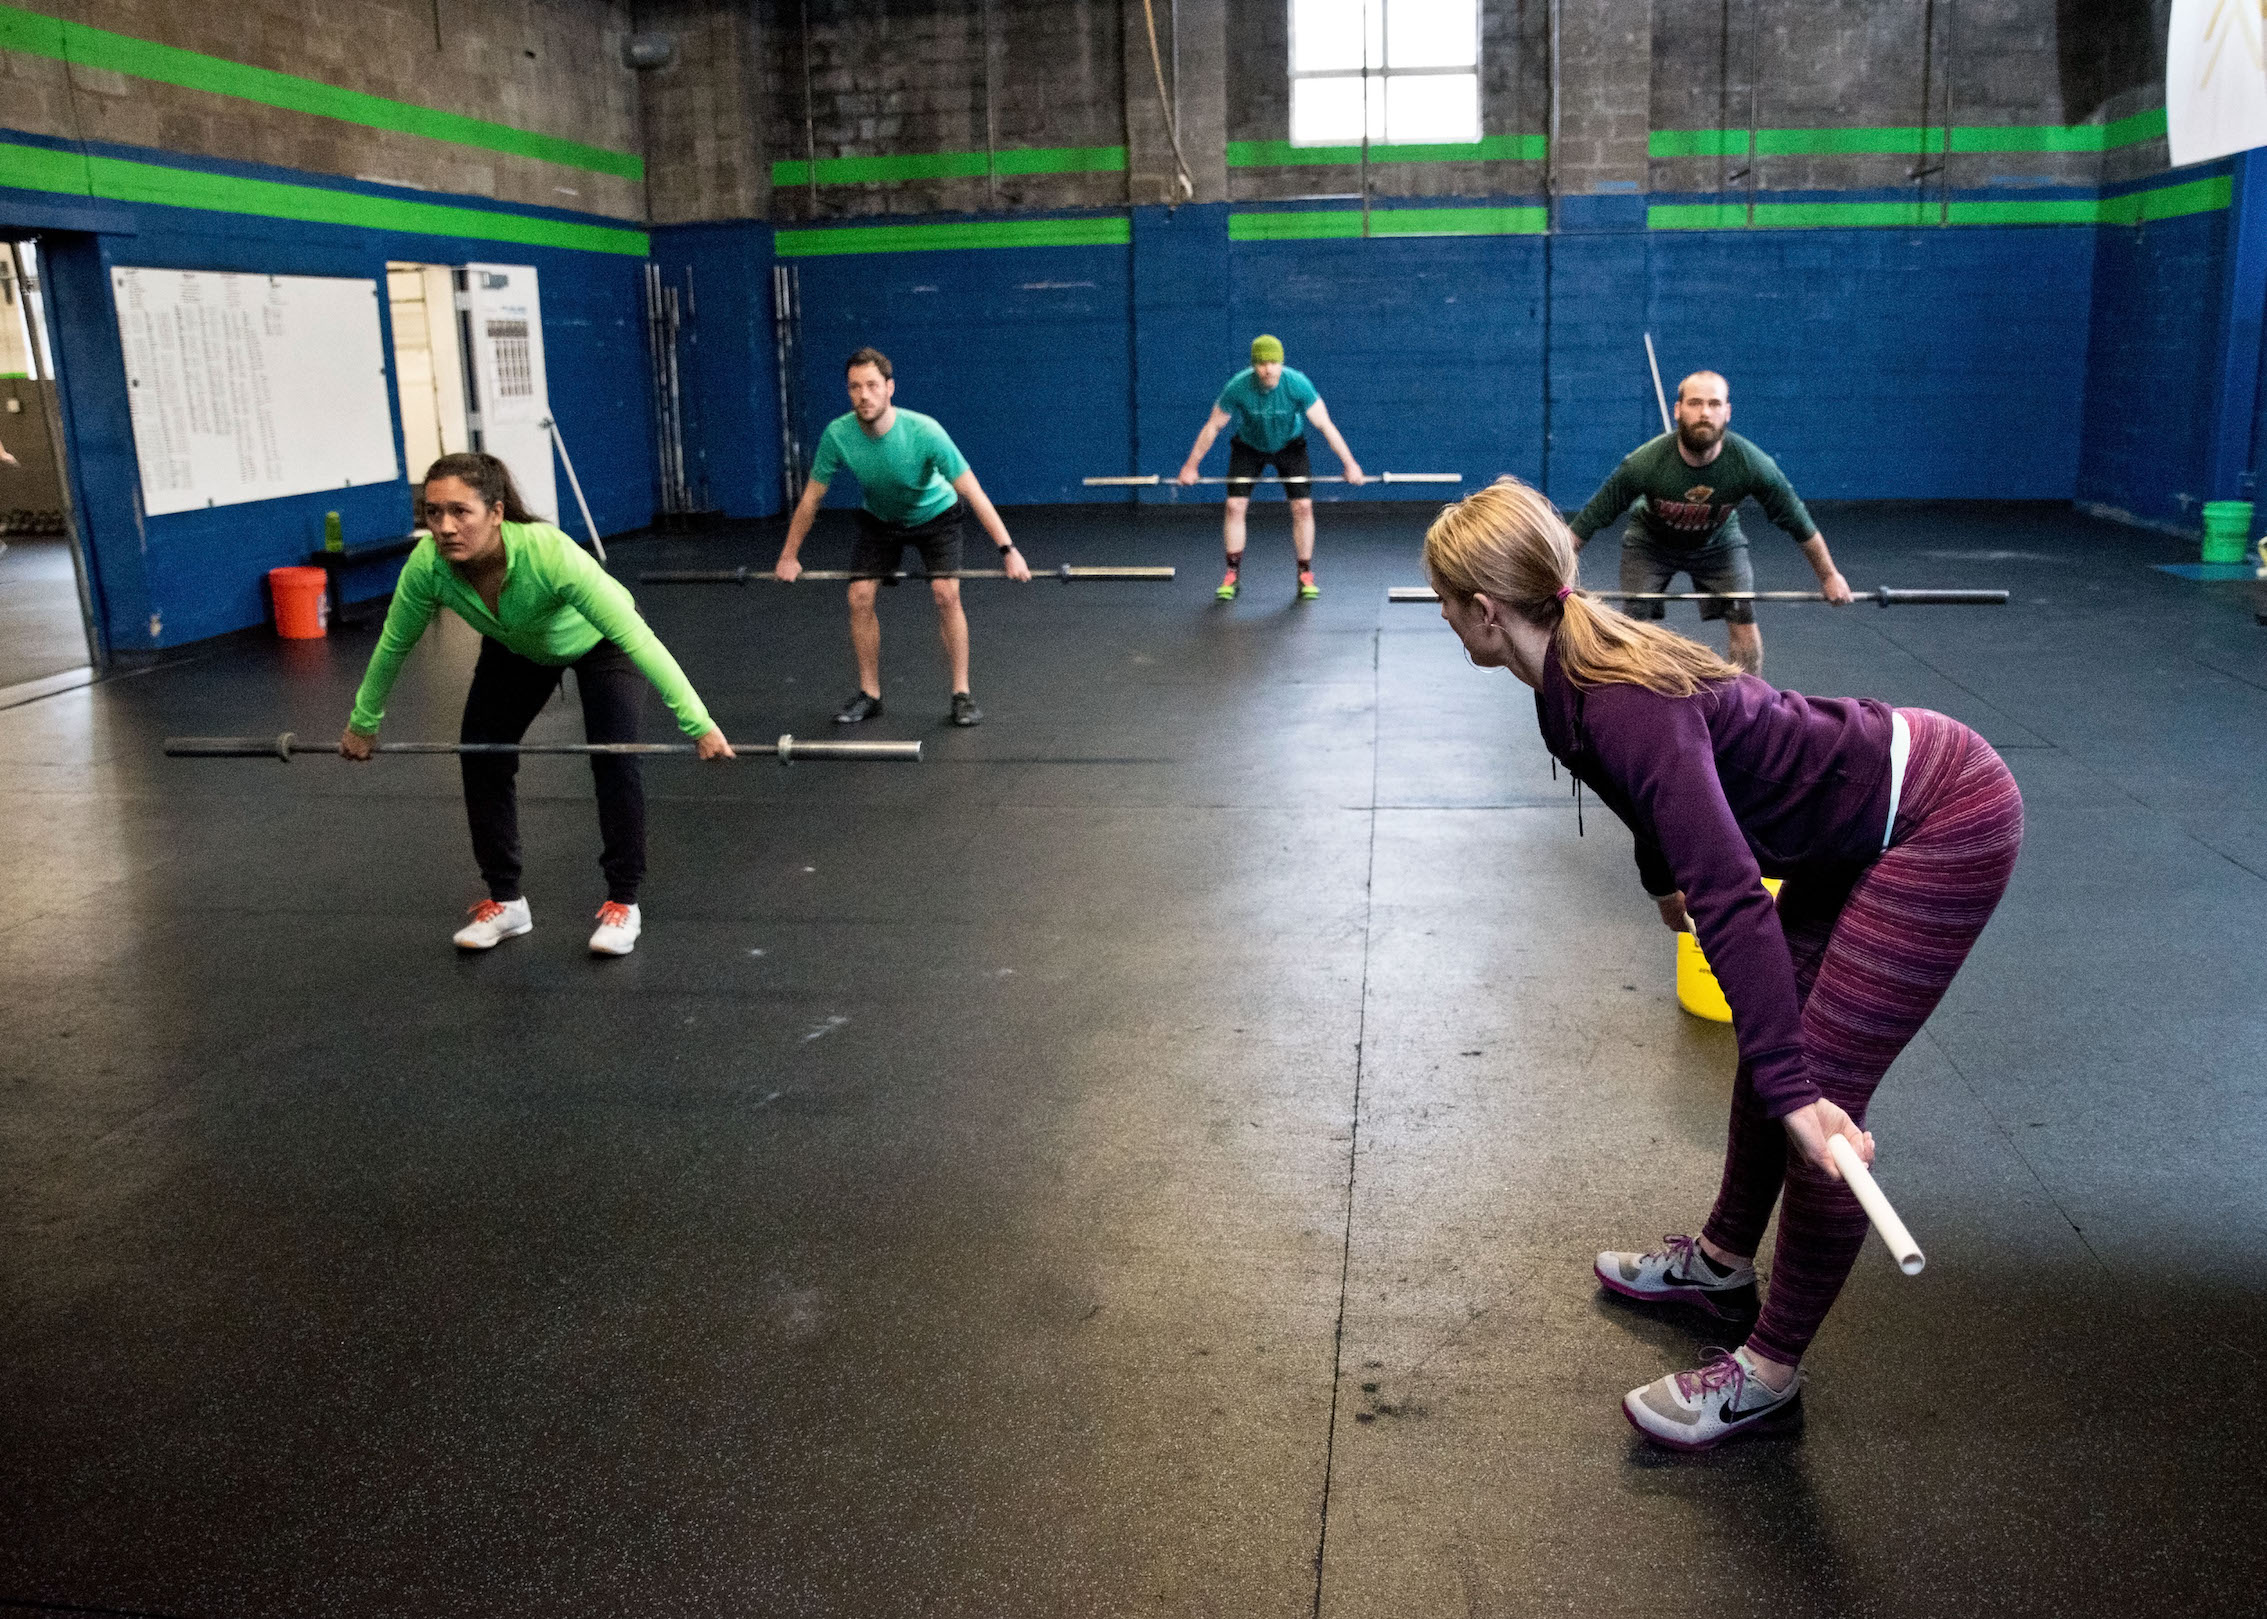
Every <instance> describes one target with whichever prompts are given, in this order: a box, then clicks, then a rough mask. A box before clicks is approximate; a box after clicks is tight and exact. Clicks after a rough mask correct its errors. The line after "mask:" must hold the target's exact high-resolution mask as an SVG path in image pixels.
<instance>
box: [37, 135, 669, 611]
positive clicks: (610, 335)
mask: <svg viewBox="0 0 2267 1619" xmlns="http://www.w3.org/2000/svg"><path fill="white" fill-rule="evenodd" d="M12 138H22V139H27V140H28V139H29V137H12ZM105 150H106V151H112V152H114V153H117V154H122V155H133V156H141V157H154V158H162V159H163V160H164V161H166V162H168V163H170V164H172V165H173V166H175V167H196V168H202V169H206V170H209V171H211V172H215V173H226V174H232V175H249V176H252V177H255V178H261V179H274V180H284V181H288V182H291V183H294V184H301V185H321V186H324V187H325V188H327V189H334V190H349V191H359V192H362V193H365V194H371V195H380V196H401V195H407V194H405V193H401V192H399V191H396V190H393V189H392V188H387V187H381V186H369V185H357V184H353V183H334V182H331V181H328V180H327V179H325V178H323V177H321V176H315V175H308V174H301V173H297V172H295V171H291V170H281V169H269V168H258V167H254V166H250V165H244V164H221V163H214V162H208V161H205V160H201V159H191V158H186V157H182V156H180V155H179V154H170V153H148V152H140V151H138V150H136V149H129V148H106V149H105ZM415 196H416V200H419V201H430V200H435V199H433V198H432V197H431V196H430V195H429V194H426V193H417V194H415ZM457 200H462V201H470V202H474V203H477V202H478V199H457ZM54 201H55V199H52V198H48V199H45V201H44V204H43V203H42V202H40V201H39V200H37V194H30V195H29V196H27V194H24V193H11V192H0V226H14V227H18V228H30V229H40V228H42V227H47V226H52V225H54V224H56V223H59V222H61V223H80V224H88V225H92V226H93V227H95V228H94V229H91V230H81V231H76V232H70V233H55V234H46V235H43V237H42V242H43V246H44V247H45V249H46V253H47V257H48V261H49V273H50V276H51V278H52V289H53V296H52V298H51V301H50V306H49V307H50V319H51V321H52V322H53V325H54V334H53V336H54V342H55V346H56V350H57V354H56V371H57V376H58V380H59V382H60V385H61V388H62V392H63V397H64V412H65V429H66V433H67V435H68V442H69V449H70V456H71V462H72V468H71V470H72V478H73V498H74V500H75V501H76V503H77V508H78V513H79V520H80V525H81V529H82V533H83V535H84V538H85V543H86V547H87V551H88V557H89V564H90V572H91V574H92V588H93V592H94V595H95V601H96V613H97V617H98V629H99V632H100V633H101V634H102V636H103V637H104V640H105V644H106V648H107V649H108V650H109V651H112V652H121V653H132V652H144V651H155V650H159V649H163V648H167V647H175V646H180V645H182V644H184V643H186V642H190V641H196V640H201V639H203V638H205V637H207V636H212V635H219V634H224V633H226V632H228V631H230V630H237V629H243V628H246V627H248V626H251V625H256V624H259V623H261V622H263V621H264V620H265V619H266V618H267V617H268V611H269V609H268V600H267V590H266V578H267V570H268V569H269V568H271V567H278V566H282V565H285V564H289V563H297V562H302V561H304V560H305V558H306V554H307V552H308V551H309V550H311V549H314V548H315V547H316V546H319V545H320V544H321V543H322V520H323V513H325V512H326V511H337V512H339V513H340V514H341V517H342V519H343V521H344V524H345V528H346V536H347V541H348V543H349V544H350V545H352V544H355V543H358V542H362V541H368V540H374V539H378V538H382V537H386V536H390V535H396V534H400V533H403V532H406V530H407V527H408V524H409V515H410V489H409V484H408V482H407V478H406V475H405V477H404V478H403V479H402V480H400V481H396V482H392V483H387V484H379V485H373V486H371V487H369V488H364V489H346V490H333V491H326V492H324V493H320V494H312V495H300V496H292V497H288V498H285V499H280V500H266V501H255V502H248V503H246V504H243V505H237V506H225V507H213V508H210V509H208V510H205V511H198V512H181V513H174V514H169V515H166V516H160V517H144V516H143V515H141V512H140V503H139V501H138V499H137V498H136V497H137V491H138V490H139V487H140V471H139V467H138V464H137V462H136V459H135V455H134V444H133V429H132V421H131V418H130V415H129V412H128V407H127V400H126V385H125V362H124V357H123V355H122V353H121V351H120V346H119V340H118V326H117V318H116V314H115V310H114V306H113V303H112V298H111V291H110V276H109V272H110V269H111V268H112V267H113V266H116V265H142V266H156V267H160V268H169V269H202V270H221V271H242V272H251V273H261V274H272V275H321V276H350V277H356V278H363V279H369V280H373V281H376V282H377V283H378V284H379V286H380V287H381V288H383V286H384V284H385V273H386V262H387V260H389V259H395V260H406V261H418V262H425V263H436V264H462V263H466V262H488V263H509V264H530V265H533V266H535V268H536V270H537V272H538V274H539V276H540V278H541V287H542V296H543V340H544V353H545V361H546V365H547V369H548V372H549V378H550V389H551V403H552V409H553V411H554V413H555V414H556V416H557V418H558V422H559V429H560V432H561V433H562V434H563V435H564V436H565V438H566V440H567V445H568V448H569V450H570V451H571V452H572V453H573V455H574V457H575V468H576V471H577V472H578V473H579V474H580V475H581V478H582V483H583V489H584V493H585V494H586V495H587V496H588V497H589V500H590V504H591V510H592V514H593V515H594V516H595V517H596V519H597V521H598V524H599V527H600V528H601V530H603V531H606V532H620V531H622V530H625V529H633V528H638V527H641V526H643V525H644V524H645V523H647V522H648V521H650V520H651V516H652V512H653V489H654V468H653V449H652V440H653V434H652V422H651V416H650V412H649V409H648V400H647V389H646V374H647V372H646V358H645V349H644V333H643V328H642V323H641V320H640V316H639V309H640V302H639V296H640V295H639V289H638V276H639V264H640V261H639V260H637V259H634V258H630V257H627V256H624V255H620V254H609V253H585V252H569V251H564V250H559V249H553V248H541V247H527V246H521V245H517V244H512V243H504V242H495V241H486V240H476V239H471V238H462V237H449V236H427V235H412V234H405V233H398V232H391V231H381V230H369V229H362V228H357V227H352V226H343V225H317V224H307V223H302V222H299V221H293V220H280V219H266V218H259V217H254V216H249V215H242V214H229V213H217V212H209V211H206V210H201V209H190V208H173V207H163V206H155V205H141V204H100V205H91V206H90V207H89V208H88V209H86V210H85V217H83V218H80V217H77V216H73V217H72V218H70V219H59V217H58V216H56V215H54V214H53V212H52V205H53V204H54ZM43 206H44V207H46V208H47V209H48V210H49V211H48V212H45V213H43V212H42V208H43ZM520 211H521V212H540V211H534V210H520ZM550 217H557V218H571V219H582V218H584V217H585V216H580V215H568V214H563V213H562V214H556V215H551V216H550ZM606 223H615V222H612V221H607V222H606ZM380 308H381V311H383V308H384V305H383V304H382V303H381V305H380ZM381 324H382V325H383V326H384V327H385V334H384V335H385V341H386V345H387V352H388V355H389V357H390V355H391V352H392V332H391V329H390V322H386V321H384V320H383V318H382V320H381ZM389 365H390V359H389ZM388 386H389V391H390V390H391V387H392V383H391V379H390V378H389V384H388ZM397 414H398V413H397ZM395 457H396V459H397V461H398V460H399V459H400V458H401V444H400V437H399V429H398V426H397V429H396V440H395ZM406 471H407V469H405V474H406ZM560 486H561V487H560V495H561V499H562V501H565V502H570V503H571V497H570V496H569V495H568V493H567V490H566V487H565V479H564V476H562V477H561V480H560ZM391 588H392V571H391V569H390V568H373V569H368V570H364V571H363V572H362V574H361V575H360V576H358V577H357V578H355V579H353V580H351V581H350V588H349V592H348V593H349V595H350V596H355V597H362V596H368V595H372V594H379V593H383V592H384V591H386V590H389V589H391Z"/></svg>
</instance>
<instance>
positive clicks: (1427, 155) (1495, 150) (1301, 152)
mask: <svg viewBox="0 0 2267 1619" xmlns="http://www.w3.org/2000/svg"><path fill="white" fill-rule="evenodd" d="M1550 149H1551V142H1550V137H1549V136H1547V135H1489V136H1485V137H1483V138H1482V139H1480V140H1476V141H1454V142H1446V143H1439V144H1433V145H1399V146H1388V145H1383V144H1373V145H1372V146H1371V147H1370V161H1371V162H1372V163H1540V162H1541V161H1542V160H1543V159H1544V157H1545V156H1547V155H1548V154H1549V152H1550ZM1361 161H1362V149H1361V147H1359V146H1293V145H1292V144H1291V143H1290V142H1289V141H1230V142H1229V143H1228V167H1230V168H1232V169H1288V168H1309V167H1315V166H1318V165H1326V164H1327V165H1334V166H1335V165H1338V164H1345V163H1359V162H1361Z"/></svg>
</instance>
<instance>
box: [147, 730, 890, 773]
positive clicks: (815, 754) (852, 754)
mask: <svg viewBox="0 0 2267 1619" xmlns="http://www.w3.org/2000/svg"><path fill="white" fill-rule="evenodd" d="M371 751H372V752H373V753H606V754H628V755H632V756H636V755H643V754H649V753H692V752H695V751H697V750H696V748H695V746H694V744H693V743H690V742H379V743H374V744H373V745H372V747H371ZM337 752H338V744H337V743H336V742H302V741H300V740H299V738H298V735H297V733H295V732H292V731H285V732H284V733H283V734H282V735H280V736H272V737H267V736H169V737H167V738H166V739H165V753H166V757H168V758H171V759H281V760H282V761H283V762H284V763H285V764H289V763H290V762H291V756H292V755H293V754H295V753H333V754H335V753H337ZM764 752H769V753H772V754H775V755H776V756H777V757H778V759H779V762H780V763H781V764H783V765H786V764H793V763H795V761H797V760H798V759H866V760H875V761H885V760H902V761H904V762H906V763H909V764H918V763H919V762H920V760H921V744H920V743H918V742H803V741H799V740H797V739H796V738H795V737H793V736H782V737H780V739H779V741H778V742H777V743H776V744H775V745H774V746H772V747H771V748H769V749H762V748H748V749H744V750H742V752H741V757H743V758H752V757H755V756H757V755H758V754H760V753H764Z"/></svg>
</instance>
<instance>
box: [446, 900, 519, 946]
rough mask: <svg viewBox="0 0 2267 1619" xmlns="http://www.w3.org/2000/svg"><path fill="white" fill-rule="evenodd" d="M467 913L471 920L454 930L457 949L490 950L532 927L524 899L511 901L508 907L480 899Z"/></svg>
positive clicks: (494, 901)
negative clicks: (469, 912) (455, 931)
mask: <svg viewBox="0 0 2267 1619" xmlns="http://www.w3.org/2000/svg"><path fill="white" fill-rule="evenodd" d="M471 914H472V920H471V921H469V922H467V923H466V924H465V925H464V926H463V927H461V928H458V929H457V936H456V937H457V948H458V949H459V950H493V949H495V948H496V946H498V945H499V944H501V943H503V942H504V941H505V940H506V939H516V938H518V937H519V936H520V935H521V934H523V933H526V932H528V931H530V930H531V929H533V928H534V926H535V918H534V917H533V916H532V915H531V914H529V912H528V908H527V901H526V900H524V899H515V900H513V901H512V902H511V903H510V904H508V905H507V904H503V903H500V902H498V901H496V900H492V899H484V900H482V901H481V902H480V903H479V904H478V905H475V906H473V907H472V908H471Z"/></svg>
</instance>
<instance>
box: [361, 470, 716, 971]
mask: <svg viewBox="0 0 2267 1619" xmlns="http://www.w3.org/2000/svg"><path fill="white" fill-rule="evenodd" d="M423 504H424V508H425V523H426V526H427V527H428V528H430V529H431V530H432V537H431V538H430V539H426V540H421V541H419V542H418V545H417V549H416V550H414V551H412V552H411V553H410V554H409V560H408V561H407V562H405V563H404V564H402V570H401V578H400V580H399V581H398V582H397V583H396V584H395V586H394V600H393V606H392V607H391V609H389V610H388V612H387V613H386V627H385V629H384V630H383V631H382V632H381V633H380V634H379V636H378V649H377V651H375V652H374V653H372V654H371V655H370V668H369V671H368V672H367V673H366V674H364V675H363V677H362V689H361V690H360V691H359V692H357V693H356V694H355V698H354V714H353V716H352V717H351V718H350V719H349V720H348V721H347V724H346V729H345V731H343V732H342V733H340V736H339V739H338V750H339V752H340V753H342V754H344V755H345V756H346V757H347V758H349V759H368V758H369V757H370V755H371V751H372V750H371V744H372V743H373V742H374V741H375V740H376V738H377V735H378V726H379V724H380V723H381V722H382V721H383V720H384V719H385V717H386V694H387V693H388V692H389V691H391V690H392V689H393V684H394V677H395V675H396V674H398V673H399V672H400V670H401V662H402V659H404V658H406V657H407V656H409V649H410V648H411V647H413V646H415V645H416V644H417V640H418V637H419V636H421V635H423V634H424V633H425V627H426V626H427V625H428V624H430V623H432V622H433V615H434V614H435V613H436V612H438V611H440V609H442V608H443V607H447V608H449V609H450V610H452V611H453V612H455V613H456V614H457V616H458V617H460V618H462V619H463V620H464V621H465V622H466V623H468V624H470V625H471V626H472V627H473V628H474V629H476V630H478V631H479V632H480V633H481V636H482V640H481V643H480V661H479V663H478V664H476V665H475V666H474V668H473V671H472V690H471V691H470V692H469V693H467V694H466V696H465V700H464V726H463V730H462V732H461V736H462V739H463V740H464V741H466V742H517V741H519V740H520V738H522V737H523V736H525V735H526V734H527V728H528V726H529V725H531V724H533V723H534V721H535V716H536V715H538V714H540V713H541V712H542V711H543V705H544V704H546V703H548V702H549V701H550V700H551V694H552V693H553V692H554V691H556V690H557V689H558V686H559V676H560V673H561V671H563V670H566V669H573V670H574V672H575V689H576V691H577V692H578V693H579V694H580V695H581V697H582V709H583V734H584V735H585V736H586V737H587V738H588V739H589V740H590V741H592V742H635V741H636V740H637V739H638V708H639V705H640V703H641V702H642V700H643V698H644V696H645V692H644V685H645V682H647V681H650V682H652V684H653V687H654V689H655V690H656V691H658V692H660V693H661V698H662V701H663V702H665V703H667V704H668V705H669V708H670V711H671V712H672V713H674V714H675V715H676V716H677V725H678V728H679V729H680V730H682V731H683V732H684V733H685V734H686V735H687V736H689V737H691V738H693V739H694V742H695V744H696V751H697V752H698V753H699V755H700V757H701V758H703V759H729V758H731V757H732V744H731V743H729V742H727V741H726V740H725V737H724V733H723V732H722V731H720V730H718V729H717V727H716V724H715V722H714V721H712V720H711V719H710V718H709V717H708V710H707V709H706V708H704V707H702V706H701V700H700V698H699V696H698V695H697V694H696V693H695V692H694V691H693V687H692V683H691V682H690V681H688V680H687V679H686V678H685V671H684V670H682V669H680V668H678V667H677V660H676V659H675V658H672V657H671V656H670V655H669V649H668V648H667V647H665V646H663V645H662V644H661V638H660V637H659V636H657V635H655V634H654V633H653V630H652V628H651V627H650V626H649V625H648V624H647V623H646V621H645V620H644V619H642V618H640V617H639V616H638V610H637V605H636V603H634V602H633V601H632V600H631V599H630V593H629V592H628V591H627V590H625V589H623V588H622V586H621V585H620V584H619V583H618V582H617V581H615V580H614V579H612V578H610V577H608V575H607V574H606V572H605V571H604V570H603V569H601V568H600V567H599V566H598V564H597V563H596V562H594V561H592V560H591V559H590V557H589V556H587V555H586V554H585V553H584V552H583V550H582V548H581V547H580V546H578V545H576V544H575V542H574V541H573V540H570V539H569V538H567V536H566V535H565V534H563V533H561V532H560V531H559V530H558V529H556V528H554V527H552V526H551V525H550V524H549V523H544V522H540V521H538V520H537V519H536V518H535V517H534V516H533V515H532V514H531V513H529V512H528V510H527V509H526V508H525V507H524V506H522V505H521V504H520V498H519V491H518V490H517V489H516V488H514V487H513V485H512V475H511V472H510V470H509V469H508V468H506V467H505V465H504V463H503V462H501V461H499V460H497V459H496V458H495V457H494V456H492V455H482V454H479V453H478V452H472V453H467V454H462V455H444V456H443V457H441V459H440V460H438V461H436V462H434V463H433V465H432V468H431V469H430V470H429V471H428V472H427V473H426V474H425V485H424V502H423ZM458 758H459V763H460V764H461V765H462V767H463V771H464V807H465V815H466V817H467V818H468V819H469V820H470V821H471V823H472V852H473V857H474V859H476V860H477V861H478V862H479V863H480V875H481V876H482V878H484V879H485V880H486V882H487V884H488V897H487V898H486V899H484V900H482V901H481V902H480V903H479V904H477V905H475V906H473V907H472V920H471V921H470V922H468V923H467V924H466V925H465V926H463V927H462V928H459V929H458V930H457V934H456V943H457V947H458V948H459V949H461V950H488V949H492V948H494V947H495V946H496V945H497V944H498V943H500V942H502V941H503V940H505V939H510V938H515V937H517V936H518V935H520V934H522V933H525V932H527V931H528V930H529V929H530V928H532V927H534V925H535V923H534V920H533V918H532V916H531V915H530V914H529V911H528V905H527V900H526V899H525V898H524V897H523V896H522V895H521V893H520V837H519V798H518V792H517V788H516V785H515V778H516V777H517V775H518V773H519V755H517V754H514V753H502V754H497V753H487V754H479V753H467V754H461V755H459V756H458ZM590 771H591V775H592V776H593V777H594V778H595V780H596V782H597V785H598V827H599V835H600V838H601V840H602V847H601V853H600V854H599V857H598V865H599V869H600V870H601V871H602V872H603V873H605V877H606V903H605V904H603V905H601V906H600V907H599V908H598V930H597V931H596V932H595V933H593V934H592V935H591V936H590V948H591V952H592V954H594V955H602V956H626V955H628V954H629V953H630V951H631V950H632V949H633V948H635V947H636V944H637V938H638V932H639V929H640V926H641V922H640V918H639V915H638V884H639V882H640V881H641V880H642V879H643V878H644V876H645V788H644V785H643V783H642V782H641V781H640V779H639V776H638V762H637V759H636V758H635V757H634V756H627V755H617V754H592V755H591V758H590Z"/></svg>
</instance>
